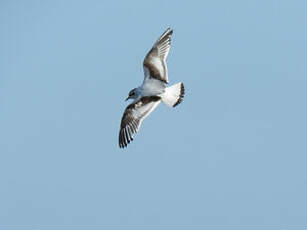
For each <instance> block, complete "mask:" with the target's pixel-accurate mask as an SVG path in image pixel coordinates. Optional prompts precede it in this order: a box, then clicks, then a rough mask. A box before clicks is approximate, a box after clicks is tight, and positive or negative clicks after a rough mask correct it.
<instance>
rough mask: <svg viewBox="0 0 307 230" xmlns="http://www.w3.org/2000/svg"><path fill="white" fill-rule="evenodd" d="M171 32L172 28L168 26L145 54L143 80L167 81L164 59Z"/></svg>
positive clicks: (167, 50) (167, 51)
mask: <svg viewBox="0 0 307 230" xmlns="http://www.w3.org/2000/svg"><path fill="white" fill-rule="evenodd" d="M172 34H173V30H172V29H170V28H168V29H167V30H166V31H165V32H164V33H163V34H162V35H161V37H160V38H159V39H158V40H157V41H156V43H155V44H154V46H153V47H152V48H151V50H150V51H149V52H148V54H147V55H146V57H145V59H144V62H143V68H144V75H145V79H144V80H145V81H146V78H155V79H157V80H160V81H162V82H164V83H168V76H167V66H166V62H165V61H166V58H167V55H168V53H169V50H170V47H171V35H172Z"/></svg>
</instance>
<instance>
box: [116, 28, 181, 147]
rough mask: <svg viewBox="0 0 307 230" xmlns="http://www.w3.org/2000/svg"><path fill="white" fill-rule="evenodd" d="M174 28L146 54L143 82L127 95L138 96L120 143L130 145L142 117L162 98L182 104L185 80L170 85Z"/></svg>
mask: <svg viewBox="0 0 307 230" xmlns="http://www.w3.org/2000/svg"><path fill="white" fill-rule="evenodd" d="M172 33H173V30H171V29H170V28H169V29H167V30H166V31H165V32H164V33H163V34H162V35H161V37H160V38H159V39H158V40H157V41H156V43H155V44H154V46H153V47H152V48H151V50H150V51H149V52H148V54H147V55H146V57H145V59H144V62H143V68H144V80H143V83H142V85H141V86H139V87H138V88H135V89H133V90H131V91H130V92H129V96H128V98H127V99H134V100H133V102H132V103H131V104H129V105H128V106H127V108H126V109H125V112H124V114H123V117H122V121H121V126H120V131H119V146H120V147H121V148H124V147H126V146H127V145H128V144H129V143H130V141H132V140H133V135H134V134H135V133H136V132H137V131H138V129H139V128H140V126H141V123H142V121H143V120H144V119H145V118H146V117H147V116H148V115H149V114H150V113H151V112H152V111H153V110H154V109H155V108H156V107H157V106H158V105H159V104H160V103H161V101H162V102H164V103H165V104H166V105H168V106H170V107H175V106H176V105H178V104H179V103H180V102H181V101H182V99H183V96H184V86H183V83H181V82H180V83H177V84H175V85H172V86H170V87H166V84H167V83H168V71H167V65H166V58H167V55H168V53H169V50H170V37H171V35H172Z"/></svg>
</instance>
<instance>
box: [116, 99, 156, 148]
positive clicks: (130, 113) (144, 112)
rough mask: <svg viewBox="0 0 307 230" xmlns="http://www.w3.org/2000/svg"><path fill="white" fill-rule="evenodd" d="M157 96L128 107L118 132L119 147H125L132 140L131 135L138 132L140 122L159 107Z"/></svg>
mask: <svg viewBox="0 0 307 230" xmlns="http://www.w3.org/2000/svg"><path fill="white" fill-rule="evenodd" d="M160 100H161V98H160V97H159V96H148V97H142V98H141V99H140V100H138V101H136V102H134V103H132V104H130V105H128V107H127V108H126V110H125V112H124V115H123V117H122V121H121V124H120V130H119V137H118V141H119V147H120V148H124V147H126V146H127V145H128V144H129V143H130V141H132V140H133V135H134V134H135V133H137V131H138V130H139V128H140V126H141V123H142V121H143V120H144V119H145V118H146V117H147V116H148V115H149V114H150V113H151V112H152V111H153V110H154V109H155V108H156V107H157V106H158V105H159V103H160Z"/></svg>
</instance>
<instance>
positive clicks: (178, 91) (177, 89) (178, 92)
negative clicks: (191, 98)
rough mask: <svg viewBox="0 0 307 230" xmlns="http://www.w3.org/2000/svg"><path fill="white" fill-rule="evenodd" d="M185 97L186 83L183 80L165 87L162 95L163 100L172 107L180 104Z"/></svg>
mask: <svg viewBox="0 0 307 230" xmlns="http://www.w3.org/2000/svg"><path fill="white" fill-rule="evenodd" d="M183 97H184V85H183V83H182V82H179V83H177V84H174V85H172V86H170V87H167V88H166V89H165V92H164V93H163V95H162V101H163V102H164V103H165V104H166V105H167V106H170V107H175V106H176V105H178V104H180V102H181V101H182V100H183Z"/></svg>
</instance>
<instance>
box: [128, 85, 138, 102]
mask: <svg viewBox="0 0 307 230" xmlns="http://www.w3.org/2000/svg"><path fill="white" fill-rule="evenodd" d="M138 96H139V90H138V88H134V89H132V90H130V92H129V95H128V97H127V98H126V101H127V100H129V99H136V98H137V97H138Z"/></svg>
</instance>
